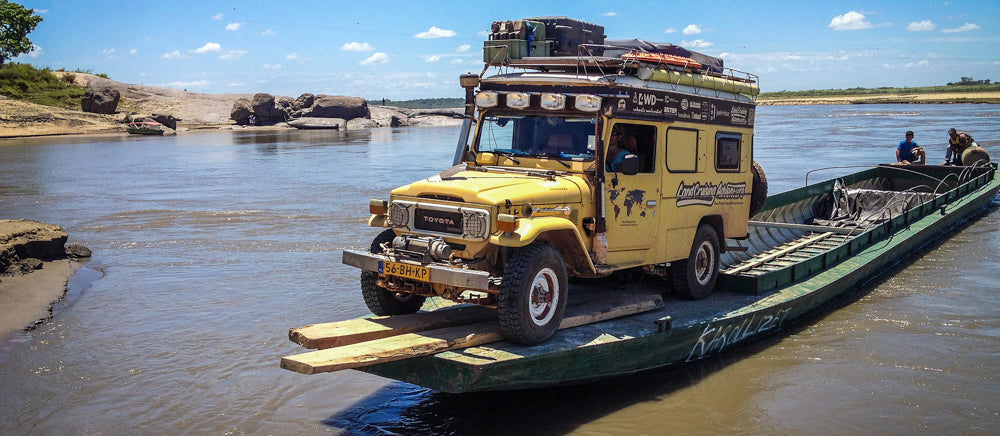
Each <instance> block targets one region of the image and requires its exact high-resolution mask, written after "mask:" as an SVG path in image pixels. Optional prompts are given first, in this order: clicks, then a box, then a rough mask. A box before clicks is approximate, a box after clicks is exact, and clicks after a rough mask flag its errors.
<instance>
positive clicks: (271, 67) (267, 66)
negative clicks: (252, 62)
mask: <svg viewBox="0 0 1000 436" xmlns="http://www.w3.org/2000/svg"><path fill="white" fill-rule="evenodd" d="M261 67H262V68H264V69H265V70H280V69H281V64H273V65H272V64H264V65H261Z"/></svg>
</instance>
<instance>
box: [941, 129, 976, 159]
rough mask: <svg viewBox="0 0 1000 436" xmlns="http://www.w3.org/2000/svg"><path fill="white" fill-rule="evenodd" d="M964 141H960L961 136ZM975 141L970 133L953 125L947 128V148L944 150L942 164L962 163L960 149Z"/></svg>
mask: <svg viewBox="0 0 1000 436" xmlns="http://www.w3.org/2000/svg"><path fill="white" fill-rule="evenodd" d="M963 137H964V138H965V139H964V141H965V142H964V143H963V142H962V141H963V140H962V138H963ZM974 142H975V141H974V140H973V139H972V135H970V134H968V133H965V132H959V131H957V130H955V128H954V127H952V128H950V129H948V149H947V150H945V152H944V163H943V164H942V165H962V151H963V150H965V148H966V147H968V146H969V145H970V144H972V143H974Z"/></svg>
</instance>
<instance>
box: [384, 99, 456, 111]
mask: <svg viewBox="0 0 1000 436" xmlns="http://www.w3.org/2000/svg"><path fill="white" fill-rule="evenodd" d="M368 105H369V106H382V105H385V106H395V107H401V108H404V109H448V108H456V107H462V106H465V100H464V99H461V98H418V99H415V100H401V101H392V100H389V99H387V98H386V99H381V100H368Z"/></svg>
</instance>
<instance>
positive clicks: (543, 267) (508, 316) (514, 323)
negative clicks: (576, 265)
mask: <svg viewBox="0 0 1000 436" xmlns="http://www.w3.org/2000/svg"><path fill="white" fill-rule="evenodd" d="M568 289H569V288H568V284H567V279H566V265H565V263H564V262H563V258H562V255H560V254H559V251H557V250H556V249H555V248H552V247H551V246H549V245H547V244H542V243H535V244H531V245H529V246H527V247H524V248H522V249H520V250H518V251H516V252H515V253H514V254H513V255H512V256H511V259H510V261H509V262H508V263H507V267H506V268H504V272H503V279H502V281H501V283H500V295H499V296H498V298H497V318H498V319H499V321H500V329H501V330H502V331H503V334H504V336H506V337H507V339H508V340H510V341H513V342H517V343H519V344H525V345H534V344H537V343H540V342H544V341H545V340H546V339H548V338H549V337H551V336H552V334H553V333H555V331H556V330H557V329H558V328H559V323H560V322H562V318H563V313H564V312H565V311H566V298H567V294H568V293H567V291H568Z"/></svg>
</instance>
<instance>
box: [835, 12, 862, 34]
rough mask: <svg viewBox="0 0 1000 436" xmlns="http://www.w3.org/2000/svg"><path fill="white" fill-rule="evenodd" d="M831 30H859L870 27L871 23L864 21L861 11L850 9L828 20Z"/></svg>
mask: <svg viewBox="0 0 1000 436" xmlns="http://www.w3.org/2000/svg"><path fill="white" fill-rule="evenodd" d="M829 27H830V28H831V29H833V30H861V29H868V28H871V27H872V23H869V22H867V21H865V16H864V15H863V14H861V13H858V12H855V11H850V12H848V13H846V14H844V15H837V16H836V17H833V19H832V20H830V26H829Z"/></svg>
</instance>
